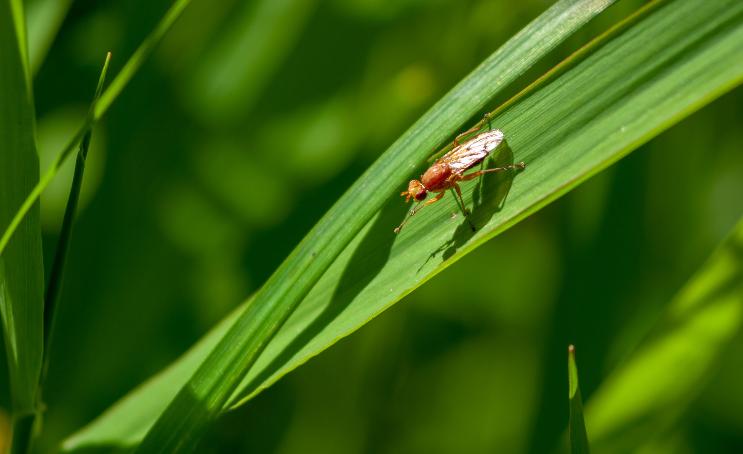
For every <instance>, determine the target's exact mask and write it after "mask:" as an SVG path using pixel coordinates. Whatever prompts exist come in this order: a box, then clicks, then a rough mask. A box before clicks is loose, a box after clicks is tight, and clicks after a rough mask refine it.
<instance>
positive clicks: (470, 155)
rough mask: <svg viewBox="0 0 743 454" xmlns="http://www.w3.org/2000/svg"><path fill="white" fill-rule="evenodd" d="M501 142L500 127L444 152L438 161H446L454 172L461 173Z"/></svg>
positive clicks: (501, 133) (479, 160)
mask: <svg viewBox="0 0 743 454" xmlns="http://www.w3.org/2000/svg"><path fill="white" fill-rule="evenodd" d="M501 142H503V132H502V131H501V130H500V129H494V130H492V131H487V132H484V133H482V134H480V135H478V136H477V137H475V138H473V139H471V140H468V141H467V142H465V143H463V144H462V145H460V146H458V147H456V148H454V149H453V150H451V151H450V152H448V153H447V154H445V155H444V156H443V157H442V158H441V159H440V161H442V162H446V163H447V164H448V165H449V167H450V168H451V169H452V171H453V172H454V173H462V172H464V171H465V170H467V169H469V168H471V167H472V166H474V165H476V164H477V163H479V162H481V161H482V160H483V159H485V157H486V156H487V155H489V154H490V153H491V152H492V151H493V150H495V149H496V148H497V147H498V145H500V144H501Z"/></svg>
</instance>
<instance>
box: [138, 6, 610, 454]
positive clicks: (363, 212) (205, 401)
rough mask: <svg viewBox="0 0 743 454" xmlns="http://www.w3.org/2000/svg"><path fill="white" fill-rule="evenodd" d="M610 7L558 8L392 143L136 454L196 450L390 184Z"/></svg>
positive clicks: (288, 262)
mask: <svg viewBox="0 0 743 454" xmlns="http://www.w3.org/2000/svg"><path fill="white" fill-rule="evenodd" d="M609 3H611V2H607V1H602V2H596V1H563V2H559V3H558V5H557V6H556V7H553V8H552V9H550V10H549V11H548V12H547V13H546V14H545V15H543V16H541V17H540V19H538V20H537V21H535V22H534V23H532V24H531V25H530V26H529V27H527V29H526V30H523V31H522V32H521V33H520V34H518V35H517V36H516V37H515V38H514V39H513V40H512V41H511V42H509V44H507V45H506V46H504V47H503V48H502V49H501V51H500V52H497V53H496V54H494V55H493V56H492V57H490V58H489V59H488V60H487V61H485V62H484V63H483V64H482V65H481V66H480V67H479V68H478V69H477V70H476V71H475V72H474V73H473V74H472V75H470V76H469V77H468V78H466V79H465V80H464V81H463V82H461V83H460V84H459V85H458V86H457V87H455V88H454V89H453V90H452V91H451V92H450V93H449V94H448V95H447V96H445V97H444V99H442V100H441V101H440V102H439V103H438V104H437V106H435V107H434V108H433V109H431V110H430V111H429V112H428V113H427V114H426V115H424V116H423V118H421V120H419V121H418V122H417V123H416V125H414V126H413V127H412V128H411V129H410V130H409V131H408V132H407V133H406V134H404V135H403V136H402V137H401V138H400V139H399V140H398V141H397V142H396V143H395V144H393V145H392V147H391V148H390V149H389V150H387V152H386V153H385V154H384V155H383V156H382V157H381V158H380V159H379V160H377V162H376V163H375V164H373V165H372V166H371V168H370V169H368V170H367V172H366V173H365V174H364V175H363V176H362V177H361V178H359V181H358V182H357V183H356V184H355V185H354V186H353V187H352V188H351V189H350V190H349V191H347V192H346V194H345V195H344V196H343V197H341V199H340V200H339V201H338V202H337V203H336V204H335V205H334V206H333V207H332V208H331V210H330V211H329V212H328V213H327V214H326V215H325V217H324V218H323V219H322V220H321V221H320V222H319V223H318V224H317V225H316V226H315V227H314V228H313V229H312V230H311V231H310V233H309V234H308V235H307V237H305V239H304V240H303V241H302V243H301V244H300V245H299V246H298V247H297V248H296V249H295V250H294V252H292V254H291V255H290V256H289V257H288V258H287V259H286V260H285V261H284V263H283V264H282V265H281V266H280V267H279V269H278V270H277V271H276V272H275V273H274V274H273V275H272V276H271V277H270V278H269V279H268V281H267V282H266V284H265V285H264V286H263V287H262V288H261V289H260V290H259V292H258V293H257V294H256V296H255V300H254V302H253V304H251V305H250V306H248V308H247V309H246V311H245V312H244V313H243V314H241V316H240V317H239V318H238V320H237V321H236V323H235V324H234V325H233V326H232V327H231V328H230V330H229V331H227V333H226V334H225V336H224V337H223V338H222V339H221V340H220V341H219V343H218V344H217V346H216V347H215V348H214V350H213V351H212V352H211V353H210V354H209V356H207V358H206V359H205V361H204V362H203V363H202V364H201V366H199V368H198V369H197V370H196V372H195V373H194V375H193V377H192V378H191V380H190V381H189V383H188V384H187V385H186V386H185V387H183V388H182V389H181V391H180V392H179V393H178V394H177V395H176V398H175V399H174V400H173V402H172V403H171V404H170V405H169V406H168V408H167V409H166V410H165V412H164V413H163V415H162V416H161V417H160V418H159V419H158V420H157V421H156V422H155V425H154V426H153V427H152V429H151V430H150V431H149V432H148V434H147V435H146V436H145V438H144V440H143V441H142V444H141V445H140V446H139V448H138V449H137V451H136V452H171V451H178V450H184V451H188V450H191V449H194V448H195V444H196V443H197V442H198V440H199V439H200V438H201V436H202V435H203V433H204V432H205V431H206V429H207V428H208V427H209V425H210V424H211V423H212V422H213V421H214V420H215V419H216V418H217V417H218V416H219V414H220V413H221V412H222V410H223V408H224V406H225V405H226V404H227V402H228V400H229V398H230V396H231V395H232V393H233V392H234V391H235V390H236V388H237V386H238V385H239V384H240V382H241V381H242V380H243V378H244V377H245V375H246V373H247V372H248V371H249V370H250V368H251V367H252V365H253V364H254V363H255V361H256V360H257V359H258V356H259V355H260V353H261V352H262V351H263V350H264V348H265V347H266V346H267V345H268V342H269V341H270V340H271V338H272V337H273V336H274V335H275V334H276V332H277V331H278V330H279V328H280V327H281V325H283V323H284V322H285V321H286V320H287V318H288V317H289V316H290V315H291V314H292V312H293V311H294V310H295V309H296V307H297V306H298V305H299V303H300V302H301V301H302V299H304V297H305V296H307V293H308V292H309V291H310V290H311V289H312V287H313V286H314V285H315V284H316V283H317V281H318V280H319V279H320V277H321V276H322V275H323V273H325V271H326V270H327V269H328V267H329V266H330V265H331V264H332V263H333V262H334V261H335V259H336V258H337V257H338V255H339V254H340V253H341V252H342V251H343V250H344V249H345V247H346V246H347V245H348V244H349V242H350V241H351V240H352V239H353V238H354V237H355V236H356V234H357V233H358V232H359V231H360V230H361V229H362V228H363V227H364V225H365V224H366V223H367V222H368V221H369V220H370V219H371V218H372V216H373V215H374V214H375V213H376V212H378V211H379V209H380V208H381V207H382V205H383V204H384V202H385V200H386V199H388V197H387V195H388V194H389V193H390V184H395V183H397V182H399V183H402V182H403V181H404V179H405V178H406V177H407V176H408V175H407V174H408V172H409V169H410V168H411V167H412V166H414V165H415V164H416V163H419V162H421V161H422V159H424V157H425V154H426V153H427V151H428V150H430V149H431V147H433V146H435V145H437V144H439V143H441V141H443V139H444V138H445V137H446V136H448V135H449V134H451V132H452V131H453V128H455V127H457V126H459V125H461V124H462V122H464V121H465V120H466V119H467V118H468V117H470V116H472V115H473V114H474V113H475V112H477V111H478V110H479V109H481V108H482V107H483V106H484V104H485V103H486V102H487V100H488V99H490V98H492V96H494V95H495V93H497V92H498V90H499V89H500V88H501V87H502V86H503V84H504V82H509V81H511V80H512V78H513V77H514V76H516V75H518V74H520V73H522V72H523V71H525V70H526V69H528V66H529V64H530V63H533V62H534V61H535V60H536V59H537V58H539V56H541V55H543V54H544V53H545V52H546V51H548V50H550V49H552V48H553V47H554V45H556V44H557V43H559V42H560V41H561V40H562V39H563V37H564V36H567V35H568V34H569V32H572V31H573V30H575V28H577V27H578V26H580V25H582V24H583V23H585V21H587V20H588V19H590V18H591V17H593V16H594V15H595V13H596V12H597V11H601V10H602V9H603V8H604V7H606V6H607V5H608V4H609ZM550 24H553V25H554V24H559V26H557V27H554V26H552V27H550V26H549V25H550ZM522 46H523V47H522ZM522 49H528V50H529V52H531V54H529V53H528V52H525V51H524V50H522ZM515 57H518V58H515Z"/></svg>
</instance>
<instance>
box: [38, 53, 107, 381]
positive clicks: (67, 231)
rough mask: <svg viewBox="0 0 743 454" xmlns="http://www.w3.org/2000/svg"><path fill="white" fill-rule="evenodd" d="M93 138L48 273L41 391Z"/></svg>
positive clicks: (82, 152)
mask: <svg viewBox="0 0 743 454" xmlns="http://www.w3.org/2000/svg"><path fill="white" fill-rule="evenodd" d="M109 63H111V52H109V53H107V54H106V60H105V61H104V62H103V69H102V70H101V74H100V76H99V77H98V85H97V86H96V89H95V95H94V96H93V103H92V105H93V106H94V105H95V103H96V101H98V98H100V96H101V91H102V90H103V84H104V83H105V81H106V74H107V73H108V65H109ZM92 136H93V128H89V129H88V131H87V132H86V133H85V135H84V136H83V139H82V141H81V142H80V148H79V149H78V151H77V159H76V161H75V173H74V175H73V177H72V185H71V187H70V195H69V197H67V206H66V207H65V213H64V219H63V220H62V227H61V229H60V231H59V241H58V242H57V250H56V251H55V253H54V262H53V263H52V268H51V271H50V272H49V283H48V285H47V288H46V294H45V295H44V355H43V361H42V369H41V378H40V380H39V386H40V387H41V388H43V387H44V382H45V380H46V374H47V371H48V369H49V353H50V351H51V345H52V337H53V335H54V323H55V318H56V315H57V303H58V300H59V295H60V292H61V290H62V282H63V278H64V268H65V263H66V261H67V251H68V249H69V247H70V238H71V237H72V223H73V220H74V219H75V214H76V212H77V203H78V201H79V199H80V190H81V189H82V185H83V175H84V173H85V161H86V160H87V158H88V148H89V147H90V139H91V138H92Z"/></svg>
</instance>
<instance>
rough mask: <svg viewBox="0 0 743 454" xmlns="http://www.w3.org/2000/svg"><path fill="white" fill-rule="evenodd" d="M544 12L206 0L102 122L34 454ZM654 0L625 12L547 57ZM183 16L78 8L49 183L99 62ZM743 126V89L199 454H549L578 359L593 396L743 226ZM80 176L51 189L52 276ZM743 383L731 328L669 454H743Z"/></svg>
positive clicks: (183, 335)
mask: <svg viewBox="0 0 743 454" xmlns="http://www.w3.org/2000/svg"><path fill="white" fill-rule="evenodd" d="M26 3H27V4H29V6H31V7H33V5H34V4H43V0H36V1H27V2H26ZM47 3H48V2H47ZM61 3H64V2H61ZM550 3H551V2H549V1H545V0H529V1H523V2H518V3H517V2H510V1H505V0H502V1H494V0H491V1H488V0H471V1H462V0H428V1H426V0H396V1H389V0H325V1H320V0H253V1H237V0H220V1H207V0H194V2H193V4H192V5H191V6H190V7H189V9H188V10H187V11H186V13H185V15H184V17H183V18H182V19H181V20H180V21H179V22H178V24H177V25H176V26H175V28H174V29H173V30H172V32H171V33H170V34H169V35H168V36H167V37H166V40H165V42H164V43H163V44H162V45H161V46H160V47H159V48H158V51H157V52H156V55H155V57H154V58H153V59H151V60H150V61H149V62H148V63H147V64H146V66H145V67H144V68H143V70H142V71H141V72H140V73H139V74H138V75H137V76H136V77H135V79H134V80H133V82H132V83H131V85H130V86H129V87H128V88H127V90H126V91H125V93H124V94H123V96H121V97H120V99H119V100H118V101H117V103H116V104H115V105H114V106H113V108H112V109H111V111H110V113H109V114H108V115H107V117H106V118H105V119H104V121H103V122H102V123H101V125H100V126H99V127H97V128H96V130H95V132H94V143H93V146H92V149H91V151H90V158H89V161H88V162H89V165H88V169H87V172H86V181H85V187H84V190H83V196H82V201H81V211H80V214H79V218H78V222H77V225H76V230H75V232H74V236H73V242H72V250H71V253H70V257H69V261H68V268H67V272H66V281H65V284H64V285H65V287H64V292H63V295H62V302H61V309H60V313H59V318H58V320H57V332H56V336H57V337H56V339H55V344H54V351H53V352H52V363H51V368H50V375H49V380H48V383H49V385H48V389H46V390H45V398H46V403H47V405H48V412H47V418H46V420H45V428H44V433H45V436H44V440H43V446H42V447H41V449H40V452H47V451H53V450H54V449H55V448H54V447H55V446H56V445H57V443H59V441H60V440H61V439H62V438H64V437H65V436H66V435H68V434H70V433H71V432H73V431H74V430H75V429H77V428H79V427H80V426H82V425H83V424H85V423H86V422H88V421H90V420H91V419H92V418H94V417H95V416H97V415H98V414H100V412H101V411H103V410H105V409H106V408H107V407H109V406H110V405H111V404H112V403H113V402H114V401H115V400H116V399H118V398H119V397H120V396H122V395H124V394H125V393H126V392H127V391H129V390H130V389H132V388H133V387H135V386H136V385H137V384H139V383H141V382H142V381H144V380H145V379H147V378H148V377H149V376H151V375H152V374H154V373H156V372H157V371H159V370H161V369H162V368H163V367H165V366H166V365H167V364H169V363H170V362H171V361H172V360H173V359H175V358H176V357H177V356H178V355H179V354H180V353H181V352H183V351H184V350H185V349H186V348H188V347H189V346H190V345H191V344H192V343H193V342H194V341H195V340H196V339H197V338H198V337H199V336H200V335H202V334H203V333H204V332H205V331H206V330H207V329H208V328H210V327H211V326H213V325H214V323H216V322H217V321H218V320H220V319H221V318H222V317H223V316H224V315H226V314H227V313H228V311H229V310H230V309H231V308H233V307H235V306H236V305H237V304H238V303H239V302H241V301H243V300H244V299H245V298H246V297H247V296H248V295H250V294H251V293H252V292H254V291H255V290H256V289H257V288H258V287H259V286H260V285H261V283H262V282H263V281H264V280H265V279H266V278H267V277H268V276H269V275H270V274H271V273H272V271H273V270H274V269H275V268H276V267H277V266H278V264H279V263H280V262H281V261H282V260H283V258H284V257H285V256H286V255H287V254H288V253H289V252H290V251H291V250H292V249H293V247H294V246H295V245H296V244H297V243H298V242H299V240H301V239H302V237H303V236H304V235H305V233H306V232H307V231H308V230H309V229H310V228H311V226H312V225H313V224H314V223H315V222H316V221H317V220H318V219H319V218H320V217H321V216H322V215H323V213H324V212H325V211H326V210H327V209H328V208H329V207H330V205H331V204H332V203H333V202H334V201H335V200H336V199H337V198H338V197H339V196H340V194H342V193H343V192H344V191H345V189H346V188H348V187H349V186H350V184H351V183H352V182H353V181H354V179H355V178H356V177H357V176H358V175H360V174H361V172H363V170H364V169H365V168H366V167H367V166H368V165H369V164H370V163H371V162H372V161H373V160H374V159H375V158H376V157H377V156H378V155H379V154H381V152H382V151H383V150H384V149H385V148H386V147H387V146H388V145H389V144H390V143H391V142H392V141H394V140H395V139H396V138H397V137H398V136H399V135H400V134H401V133H402V132H403V131H404V130H405V129H407V127H408V126H409V125H410V124H411V123H412V122H413V121H414V120H415V119H416V118H417V117H418V116H419V115H420V114H422V113H423V112H424V111H425V110H426V109H427V108H428V107H429V106H431V105H432V104H433V103H434V102H435V101H436V100H437V99H438V98H439V97H440V96H441V95H442V94H443V93H445V92H446V91H447V90H448V89H449V88H450V87H452V86H453V85H454V84H455V83H456V82H457V81H458V80H459V79H460V78H462V77H463V76H464V75H465V74H467V73H468V72H469V71H471V70H472V69H473V68H474V67H475V66H476V65H477V64H478V63H479V62H480V61H481V60H482V59H483V58H484V57H485V56H487V55H489V54H490V53H491V52H492V51H493V50H495V49H496V48H497V47H498V46H499V45H500V44H502V43H503V42H504V41H505V40H506V39H508V38H509V37H510V36H511V35H513V34H514V33H515V32H517V31H518V30H519V29H521V28H522V27H523V26H524V25H525V24H526V23H527V22H528V21H530V20H531V19H532V18H534V17H536V15H538V14H539V13H540V12H541V11H543V10H544V9H545V8H546V7H547V6H548V5H549V4H550ZM641 3H642V2H641V1H632V0H627V1H624V2H620V4H619V5H617V6H615V7H613V8H611V9H610V10H609V11H608V12H607V13H605V14H604V15H602V16H601V17H600V18H599V19H598V20H596V21H594V22H593V23H591V24H589V26H587V27H586V28H585V29H584V30H582V31H581V32H579V33H578V34H577V35H576V36H574V37H573V38H571V40H570V41H569V43H568V44H567V45H566V46H563V47H561V48H560V49H559V50H558V51H557V52H555V54H554V55H553V56H551V57H550V60H549V61H547V62H545V63H544V65H543V67H542V68H541V69H542V70H544V69H547V68H549V67H550V66H552V65H553V64H554V63H556V62H557V61H559V60H560V59H561V58H563V57H564V56H566V55H567V54H568V53H569V52H570V51H571V50H573V49H575V48H576V47H577V46H579V45H580V44H582V43H585V42H586V41H587V40H588V39H590V38H591V37H593V36H595V35H597V34H598V33H600V32H601V31H603V30H605V29H606V28H607V27H608V26H609V25H610V24H612V23H614V22H616V21H617V20H618V19H619V18H621V17H624V16H626V15H627V14H628V13H629V12H631V11H632V10H634V9H635V8H636V7H637V5H639V4H641ZM169 5H170V1H167V0H157V1H153V0H126V1H121V0H119V1H93V0H79V1H75V2H72V3H71V7H70V10H69V12H68V14H67V16H66V18H65V19H64V22H63V24H62V27H61V30H60V32H59V35H58V37H57V39H56V40H55V41H54V43H53V44H52V45H51V47H50V49H49V53H48V56H47V58H46V60H45V61H44V63H43V65H42V66H40V68H39V71H38V73H37V75H36V76H35V81H34V89H35V96H36V106H37V115H38V118H39V122H38V136H39V149H40V154H41V155H42V169H45V168H46V166H47V165H48V163H49V162H50V161H51V159H52V157H53V156H54V155H55V153H57V152H59V150H60V149H61V148H62V146H63V144H64V142H66V140H68V138H69V137H70V135H71V134H72V133H73V132H74V131H75V130H76V128H77V127H78V126H79V125H80V124H81V122H82V120H83V117H84V115H85V112H86V109H87V105H88V103H89V101H90V99H91V96H92V92H93V90H94V87H95V82H96V80H97V76H98V71H99V69H100V65H101V63H102V61H103V57H104V55H105V52H106V51H108V50H111V51H112V52H113V55H114V59H113V62H112V68H111V70H112V73H113V74H115V73H116V72H117V71H118V70H119V69H120V68H121V65H123V63H124V62H125V61H126V59H127V58H128V56H129V55H130V54H131V52H132V51H133V50H134V49H135V48H136V46H137V45H138V44H139V42H140V41H141V40H142V38H143V37H144V36H146V35H147V34H148V33H149V31H150V30H151V29H152V27H153V25H154V24H155V23H156V22H157V20H158V19H159V18H160V17H161V15H162V14H163V12H164V11H165V10H166V9H167V7H168V6H169ZM31 39H32V43H31V46H32V49H33V48H34V42H33V39H34V37H33V34H32V36H31ZM32 57H33V56H32ZM538 73H539V72H538V71H535V74H534V75H538ZM492 107H495V105H493V106H492ZM741 125H743V91H741V90H740V89H737V90H735V91H733V92H732V93H729V94H727V95H725V96H724V97H722V98H721V99H719V100H718V101H716V102H714V103H713V104H712V105H710V106H708V107H706V108H704V109H702V110H701V111H699V112H697V113H695V114H693V115H692V116H690V117H689V118H687V119H686V120H684V121H683V122H681V123H679V124H678V125H676V126H674V127H673V128H672V129H670V130H668V131H667V132H665V133H663V134H662V135H661V136H659V137H658V138H656V139H655V140H653V141H652V142H651V143H649V144H647V145H645V146H643V147H641V148H640V149H639V150H637V151H636V152H634V153H633V154H631V155H630V156H629V157H628V158H626V159H624V160H622V161H621V162H620V163H619V164H617V165H615V166H613V167H612V168H610V169H609V170H608V171H606V172H604V173H602V174H600V175H599V176H597V177H595V178H593V179H592V180H590V181H589V182H588V183H586V184H584V185H583V186H582V187H580V188H579V189H578V190H576V191H573V192H572V193H570V194H569V195H567V196H566V197H564V198H562V199H561V200H559V201H558V202H556V203H554V204H552V205H551V206H549V207H548V208H546V209H544V210H542V211H541V212H539V213H538V214H537V215H535V216H532V217H530V218H529V219H528V220H526V221H524V222H522V223H521V224H519V225H517V226H516V227H514V228H513V229H511V230H509V231H508V232H506V233H505V234H503V235H501V236H499V237H498V238H496V239H495V240H493V241H491V242H489V243H488V244H486V245H485V246H483V247H481V248H479V249H478V250H477V251H475V252H474V253H472V254H470V255H468V256H467V257H466V258H465V259H463V260H461V261H460V262H458V263H457V264H455V265H453V266H452V267H450V268H448V269H447V270H446V271H445V272H443V273H442V274H440V275H439V276H438V277H436V278H435V279H433V280H432V281H431V282H429V283H427V284H426V285H424V286H423V287H421V288H420V289H418V290H417V291H416V292H414V293H413V294H412V295H410V296H409V297H407V298H406V299H405V300H403V301H402V302H401V303H400V304H398V305H397V306H395V307H394V308H393V309H391V310H389V311H388V312H386V313H385V314H383V315H382V316H380V317H379V318H377V319H376V320H375V321H373V322H372V323H370V324H369V325H367V326H366V327H364V328H363V329H362V330H360V331H359V332H358V333H356V334H355V335H353V336H351V337H350V338H348V339H345V340H343V341H342V342H340V343H338V344H337V345H335V346H334V347H332V348H331V349H330V350H328V351H327V352H325V353H324V354H323V355H321V356H320V357H318V358H316V359H314V360H313V361H311V362H310V363H309V364H307V365H306V366H304V367H302V368H300V369H299V370H297V371H296V372H294V373H292V374H290V375H289V376H287V377H286V378H284V379H283V380H282V381H280V382H279V383H278V384H276V385H275V386H273V387H272V388H270V389H269V390H268V391H266V392H264V393H263V394H262V395H260V396H259V397H258V398H256V399H255V400H253V401H252V402H251V403H250V404H249V405H247V406H245V407H243V408H241V409H240V410H237V411H235V412H233V413H230V414H229V415H227V416H226V417H224V418H223V419H222V420H221V421H220V423H219V424H218V425H217V427H216V428H215V429H214V430H213V431H212V432H211V433H210V435H209V437H208V438H207V439H206V440H205V441H204V442H203V444H202V447H201V449H200V452H210V453H212V452H213V453H232V452H260V453H298V452H303V453H453V452H464V453H486V452H508V453H510V452H514V453H516V452H526V453H542V452H548V451H550V450H552V449H553V448H554V447H555V446H556V445H558V444H559V443H560V441H561V437H562V434H563V432H564V430H565V427H566V425H567V416H568V406H567V378H566V347H567V345H568V344H569V343H574V344H575V345H576V347H577V350H578V366H579V370H580V374H581V386H582V392H583V398H584V400H585V401H588V402H590V400H591V394H592V392H593V391H594V390H595V389H596V388H597V387H598V386H599V384H600V383H601V382H602V380H603V379H604V378H605V377H606V376H607V375H609V374H610V373H611V372H612V370H613V369H615V368H616V367H617V365H618V364H621V362H622V361H624V360H626V359H627V355H628V353H629V352H631V351H632V349H633V348H634V347H635V346H636V345H637V344H638V342H639V341H640V340H641V339H643V337H644V336H645V335H646V334H647V332H648V330H649V329H650V328H651V327H652V326H653V324H654V323H655V322H656V321H657V320H658V318H659V316H660V314H662V312H663V309H664V307H665V306H666V305H667V304H668V303H669V301H670V300H671V298H672V297H673V296H674V294H675V292H676V291H677V290H678V289H679V288H680V287H681V286H682V285H683V284H684V282H686V281H687V280H688V279H689V277H690V276H691V275H692V274H693V272H694V271H695V270H697V269H698V268H699V267H700V266H701V265H702V264H703V262H704V260H705V259H706V258H707V257H708V256H709V254H710V253H711V251H712V250H713V248H714V246H715V245H716V244H717V243H719V242H720V241H721V240H722V239H723V238H724V237H725V235H726V233H727V232H728V231H729V230H730V229H731V228H732V227H733V226H734V225H735V223H736V221H737V220H738V218H739V217H740V215H741V213H743V197H741V195H743V153H741V151H742V150H743V128H742V127H741ZM68 164H70V167H69V168H68V169H67V170H68V171H67V173H66V175H62V176H60V177H58V178H57V180H55V183H54V185H53V186H52V187H50V188H49V190H48V191H47V192H46V193H45V194H44V197H43V201H42V202H43V204H42V222H43V228H44V232H45V236H44V245H45V263H46V264H47V266H48V264H50V263H51V259H52V257H53V252H54V247H55V244H56V240H57V232H58V229H59V225H60V223H61V218H62V213H63V211H64V203H65V198H66V193H67V191H68V190H69V181H70V179H71V174H72V167H71V164H72V160H70V162H69V163H68ZM396 190H398V189H397V188H390V191H396ZM401 203H402V202H401ZM452 203H453V202H452ZM390 228H392V226H391V227H390ZM6 375H7V374H5V373H3V374H2V375H1V376H2V380H4V381H6V380H7V378H6ZM740 383H743V337H741V336H740V335H738V336H737V338H736V340H735V341H734V343H733V345H731V346H729V347H728V348H727V350H725V351H724V352H722V355H721V356H720V359H719V361H718V364H717V365H716V367H715V368H714V373H712V374H710V376H709V377H708V379H707V380H706V385H705V389H704V390H703V391H702V392H701V394H700V395H698V396H694V399H693V403H692V404H691V406H690V407H689V408H688V409H687V410H686V411H685V416H684V417H683V418H682V420H681V422H680V423H679V424H677V425H675V426H674V427H673V428H672V430H671V432H664V433H663V434H662V438H663V440H666V439H668V440H672V443H673V444H672V445H668V446H672V447H671V448H668V449H669V451H668V452H743V412H741V411H739V410H740V409H741V408H743V387H741V386H740ZM4 406H5V407H6V408H7V399H6V401H5V404H4ZM735 409H738V411H736V410H735ZM589 437H590V433H589ZM646 441H647V442H648V443H650V441H651V440H646ZM653 442H657V440H653ZM638 443H641V444H642V443H645V441H643V440H639V441H638ZM661 445H663V444H662V443H661ZM663 446H666V445H663Z"/></svg>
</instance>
